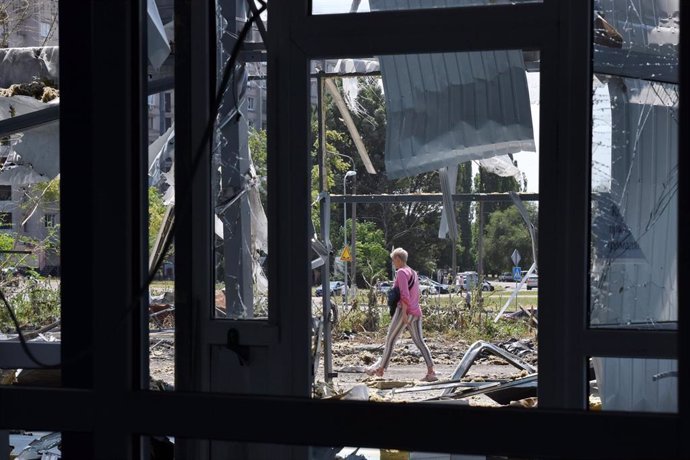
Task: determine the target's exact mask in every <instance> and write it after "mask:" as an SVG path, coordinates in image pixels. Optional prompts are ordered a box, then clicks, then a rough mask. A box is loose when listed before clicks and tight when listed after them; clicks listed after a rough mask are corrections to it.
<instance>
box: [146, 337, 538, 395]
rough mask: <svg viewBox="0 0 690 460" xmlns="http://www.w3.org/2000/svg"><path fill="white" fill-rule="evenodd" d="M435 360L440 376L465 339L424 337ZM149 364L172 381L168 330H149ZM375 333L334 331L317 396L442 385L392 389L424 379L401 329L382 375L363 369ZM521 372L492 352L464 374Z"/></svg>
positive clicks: (374, 348)
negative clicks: (327, 372)
mask: <svg viewBox="0 0 690 460" xmlns="http://www.w3.org/2000/svg"><path fill="white" fill-rule="evenodd" d="M426 342H427V345H428V346H429V349H430V350H431V353H432V356H433V358H434V361H435V364H436V373H437V375H438V377H439V379H440V380H445V379H448V378H450V376H451V374H452V372H453V370H454V369H455V368H456V366H457V365H458V363H459V362H460V361H461V359H462V357H463V355H464V353H465V351H466V350H467V348H468V347H469V345H471V344H468V343H465V342H462V341H450V340H447V339H444V338H443V337H442V336H440V335H436V336H433V335H432V336H428V337H426ZM150 343H151V346H150V349H151V353H150V357H151V359H150V369H151V376H152V377H153V378H154V379H156V380H160V381H163V382H165V383H167V384H168V385H174V352H175V349H174V338H173V333H172V332H155V333H152V334H151V342H150ZM382 344H383V336H382V335H381V334H357V335H355V336H349V337H343V336H341V337H334V343H333V370H334V372H336V373H337V377H335V378H333V379H332V381H331V382H330V383H329V384H326V383H325V382H324V378H323V360H320V361H319V369H318V373H317V376H316V385H315V387H316V391H317V393H318V394H319V396H321V397H334V396H335V397H340V396H342V395H343V394H344V393H347V392H348V390H352V389H353V388H355V390H353V391H351V392H350V393H351V394H353V395H354V394H356V395H357V396H359V397H361V395H362V391H363V389H364V387H363V385H365V386H366V392H367V393H368V396H369V399H370V400H374V401H393V402H396V401H399V402H403V401H423V400H431V399H434V398H436V397H438V396H440V394H441V393H442V391H443V390H427V391H414V392H403V393H397V392H399V391H400V390H402V389H405V388H411V387H414V386H416V385H418V384H422V385H423V384H424V383H423V382H421V381H420V380H419V379H421V378H422V377H423V376H424V375H425V373H426V366H425V364H424V360H423V359H422V357H421V354H420V353H419V351H418V350H417V348H416V347H415V346H414V344H413V343H412V339H411V338H410V336H409V335H408V334H407V333H405V334H404V335H403V336H402V338H401V339H400V340H399V341H398V343H397V344H396V347H395V351H394V353H393V357H392V359H391V363H390V365H389V368H388V370H387V371H386V374H385V375H384V378H382V379H381V378H374V377H369V376H368V375H366V374H365V373H364V372H363V370H364V368H365V367H366V366H368V365H370V364H371V363H373V362H374V361H376V359H378V357H379V356H380V355H381V352H382V351H383V346H382ZM536 357H537V355H536V352H532V353H528V354H526V355H524V356H523V359H524V360H525V361H527V362H528V363H530V364H532V365H534V366H536V364H537V363H536ZM519 375H521V371H520V370H519V369H517V368H515V367H514V366H512V365H510V364H507V363H506V362H505V361H503V360H501V359H499V358H495V357H493V356H489V357H484V358H480V359H479V360H477V362H476V363H475V364H474V365H473V366H472V367H471V368H470V370H469V372H468V374H467V379H468V380H474V381H484V380H495V379H509V378H515V377H518V376H519ZM456 403H458V404H469V405H479V406H498V404H497V403H496V402H495V401H493V400H492V399H490V398H488V397H486V396H481V395H480V396H473V397H469V398H465V399H464V400H459V401H458V402H456Z"/></svg>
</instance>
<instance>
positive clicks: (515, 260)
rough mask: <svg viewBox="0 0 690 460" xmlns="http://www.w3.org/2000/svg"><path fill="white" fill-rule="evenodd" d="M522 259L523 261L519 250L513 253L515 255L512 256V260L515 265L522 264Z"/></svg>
mask: <svg viewBox="0 0 690 460" xmlns="http://www.w3.org/2000/svg"><path fill="white" fill-rule="evenodd" d="M520 259H521V257H520V253H519V252H518V250H517V249H516V250H514V251H513V254H512V255H511V256H510V260H512V261H513V265H517V264H519V263H520Z"/></svg>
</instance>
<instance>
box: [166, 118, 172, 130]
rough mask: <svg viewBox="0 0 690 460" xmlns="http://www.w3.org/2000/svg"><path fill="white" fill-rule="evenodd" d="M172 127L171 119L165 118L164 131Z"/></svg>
mask: <svg viewBox="0 0 690 460" xmlns="http://www.w3.org/2000/svg"><path fill="white" fill-rule="evenodd" d="M171 126H172V117H165V129H170V127H171Z"/></svg>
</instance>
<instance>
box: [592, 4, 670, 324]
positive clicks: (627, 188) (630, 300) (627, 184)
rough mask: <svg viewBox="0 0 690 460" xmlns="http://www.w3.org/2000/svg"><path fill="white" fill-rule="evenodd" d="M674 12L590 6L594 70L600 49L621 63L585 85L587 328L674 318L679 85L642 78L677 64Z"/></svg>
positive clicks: (602, 56)
mask: <svg viewBox="0 0 690 460" xmlns="http://www.w3.org/2000/svg"><path fill="white" fill-rule="evenodd" d="M655 8H656V9H655ZM677 11H678V2H677V1H660V0H659V1H650V2H634V1H614V0H600V1H597V2H595V20H596V21H597V22H596V24H595V28H594V29H595V30H594V32H595V37H594V42H595V45H596V47H597V48H598V49H600V52H595V54H594V68H595V69H597V68H602V67H601V65H602V64H606V65H608V64H610V63H611V62H613V61H611V60H610V59H611V56H612V55H611V54H610V53H609V54H606V52H605V51H606V50H617V49H623V50H627V51H626V53H628V55H629V56H628V57H627V58H626V60H625V61H624V64H623V65H621V66H619V67H615V68H614V67H613V66H608V67H607V68H606V70H607V72H606V73H596V74H595V76H594V82H593V102H592V104H593V105H592V108H593V111H592V113H593V128H592V184H591V190H592V196H591V240H592V244H591V266H590V273H591V288H590V292H591V315H590V324H591V326H592V327H613V328H675V327H676V323H677V320H678V276H677V264H678V260H677V249H678V247H677V238H678V234H677V228H678V85H677V84H675V83H673V82H669V81H659V79H660V78H661V80H663V79H664V78H669V79H671V80H672V78H673V76H672V74H668V75H667V77H663V78H662V77H660V74H659V73H658V72H657V73H656V74H653V72H652V73H650V72H647V70H649V69H652V68H654V66H655V65H657V64H658V66H659V67H660V68H661V69H666V70H668V69H669V68H671V67H673V66H674V65H676V64H677V63H675V64H674V62H675V61H676V60H677V51H678V48H677V43H678V41H677V36H678V31H679V24H678V19H677ZM635 53H643V54H644V56H643V57H644V59H645V62H647V63H648V64H649V65H644V66H642V65H640V61H639V60H638V59H637V58H636V54H635ZM655 63H656V64H655ZM641 67H644V68H645V69H646V70H645V72H641V71H640V68H641ZM634 75H640V76H642V77H643V78H631V77H630V76H634Z"/></svg>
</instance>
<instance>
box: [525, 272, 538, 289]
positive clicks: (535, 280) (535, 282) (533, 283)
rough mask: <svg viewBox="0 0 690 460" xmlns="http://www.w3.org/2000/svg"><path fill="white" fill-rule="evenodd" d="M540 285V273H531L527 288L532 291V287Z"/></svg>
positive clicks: (535, 287) (536, 287)
mask: <svg viewBox="0 0 690 460" xmlns="http://www.w3.org/2000/svg"><path fill="white" fill-rule="evenodd" d="M538 285H539V275H529V278H527V290H528V291H530V290H532V289H538V288H539V286H538Z"/></svg>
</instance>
